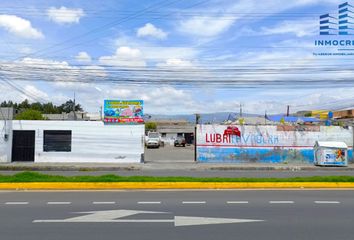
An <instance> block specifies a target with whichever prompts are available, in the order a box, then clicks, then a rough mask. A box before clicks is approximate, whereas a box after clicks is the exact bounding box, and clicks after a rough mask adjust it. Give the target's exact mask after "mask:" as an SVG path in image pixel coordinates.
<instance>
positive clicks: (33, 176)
mask: <svg viewBox="0 0 354 240" xmlns="http://www.w3.org/2000/svg"><path fill="white" fill-rule="evenodd" d="M0 182H2V183H4V182H7V183H10V182H354V176H315V177H294V178H217V177H216V178H215V177H210V178H198V177H149V176H130V177H123V176H118V175H113V174H110V175H102V176H70V177H66V176H57V175H46V174H41V173H36V172H21V173H17V174H14V175H0Z"/></svg>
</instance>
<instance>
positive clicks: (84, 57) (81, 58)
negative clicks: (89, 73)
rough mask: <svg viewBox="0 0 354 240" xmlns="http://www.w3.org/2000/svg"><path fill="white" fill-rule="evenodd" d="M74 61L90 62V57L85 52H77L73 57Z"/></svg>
mask: <svg viewBox="0 0 354 240" xmlns="http://www.w3.org/2000/svg"><path fill="white" fill-rule="evenodd" d="M75 59H76V61H78V62H91V60H92V59H91V56H90V55H89V54H88V53H87V52H79V53H78V54H77V55H76V56H75Z"/></svg>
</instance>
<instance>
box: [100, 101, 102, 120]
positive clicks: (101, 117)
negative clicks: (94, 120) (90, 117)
mask: <svg viewBox="0 0 354 240" xmlns="http://www.w3.org/2000/svg"><path fill="white" fill-rule="evenodd" d="M100 120H101V121H102V105H101V106H100Z"/></svg>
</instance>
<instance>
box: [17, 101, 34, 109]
mask: <svg viewBox="0 0 354 240" xmlns="http://www.w3.org/2000/svg"><path fill="white" fill-rule="evenodd" d="M30 107H31V105H30V104H29V102H28V100H27V99H25V100H24V101H23V102H21V103H20V104H19V105H18V108H20V109H28V108H30Z"/></svg>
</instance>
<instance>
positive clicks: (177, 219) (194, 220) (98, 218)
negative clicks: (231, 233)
mask: <svg viewBox="0 0 354 240" xmlns="http://www.w3.org/2000/svg"><path fill="white" fill-rule="evenodd" d="M81 213H86V215H83V216H79V217H72V218H66V219H47V220H34V221H33V223H58V222H76V223H174V226H175V227H180V226H195V225H208V224H226V223H246V222H262V221H264V220H257V219H236V218H208V217H191V216H174V218H173V219H119V218H123V217H128V216H132V215H136V214H139V213H150V214H154V213H159V214H161V213H168V212H152V211H136V210H108V211H91V212H81Z"/></svg>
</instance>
